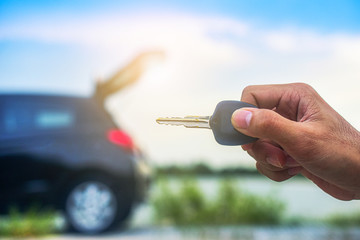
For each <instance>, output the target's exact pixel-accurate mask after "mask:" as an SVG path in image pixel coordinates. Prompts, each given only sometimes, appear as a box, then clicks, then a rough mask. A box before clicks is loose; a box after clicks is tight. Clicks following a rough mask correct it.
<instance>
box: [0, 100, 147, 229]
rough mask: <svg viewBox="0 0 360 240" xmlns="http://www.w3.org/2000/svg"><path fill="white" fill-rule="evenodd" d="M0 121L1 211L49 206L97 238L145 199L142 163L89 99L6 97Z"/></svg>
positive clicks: (123, 135) (120, 131) (128, 140)
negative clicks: (35, 205) (28, 206)
mask: <svg viewBox="0 0 360 240" xmlns="http://www.w3.org/2000/svg"><path fill="white" fill-rule="evenodd" d="M0 117H1V120H0V163H1V167H0V206H2V208H3V210H5V211H6V210H8V209H6V208H8V207H11V206H10V205H9V204H12V205H14V204H16V205H18V206H20V207H22V208H23V207H24V206H26V205H29V204H33V203H34V204H38V203H41V204H46V205H51V206H54V207H56V208H58V209H62V210H63V211H64V213H65V215H66V219H67V220H68V222H69V224H70V226H71V228H73V229H74V230H76V231H79V232H84V233H96V232H102V231H105V230H107V229H110V228H111V227H112V226H114V225H115V224H116V223H118V222H121V221H123V220H124V219H125V218H126V217H127V216H128V215H129V213H130V211H131V209H132V207H133V205H134V203H136V202H139V201H140V200H142V199H144V197H145V195H146V189H147V188H148V184H149V179H150V177H149V170H148V167H147V163H146V162H145V160H144V158H143V156H142V154H141V152H140V151H139V149H138V148H137V147H136V145H135V144H134V142H133V140H132V139H131V137H130V136H129V135H128V134H127V133H126V132H125V131H124V130H123V129H120V128H118V127H117V126H116V125H115V123H114V122H113V120H112V119H111V117H110V116H109V115H108V114H107V112H106V111H105V110H104V109H103V107H102V106H101V105H100V104H99V103H98V102H97V101H96V100H94V99H93V98H86V97H72V96H59V95H39V94H32V95H29V94H7V95H4V94H3V95H0ZM4 208H5V209H4Z"/></svg>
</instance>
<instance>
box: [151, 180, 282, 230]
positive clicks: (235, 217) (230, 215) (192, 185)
mask: <svg viewBox="0 0 360 240" xmlns="http://www.w3.org/2000/svg"><path fill="white" fill-rule="evenodd" d="M152 203H153V207H154V210H155V217H156V219H157V221H158V222H160V223H165V224H177V225H238V224H262V225H263V224H266V225H269V224H271V225H273V224H279V223H280V222H281V221H282V219H283V215H284V210H285V207H284V204H283V203H282V202H280V201H279V200H276V199H274V198H272V197H270V196H264V197H261V196H257V195H254V194H251V193H247V192H245V191H242V190H240V189H239V188H238V187H237V186H236V184H235V183H234V182H233V181H230V180H224V181H222V182H221V183H220V184H219V187H218V190H217V194H216V197H215V198H213V199H208V198H206V196H205V195H204V193H203V192H202V191H201V190H200V188H199V186H198V184H197V182H196V181H195V180H194V179H192V180H189V179H188V180H185V181H184V182H182V183H181V184H180V187H179V188H177V191H176V190H174V189H171V188H170V186H169V184H168V183H167V182H165V181H164V180H162V181H160V189H159V191H158V193H157V194H156V195H155V196H154V198H153V200H152Z"/></svg>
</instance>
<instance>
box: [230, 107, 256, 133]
mask: <svg viewBox="0 0 360 240" xmlns="http://www.w3.org/2000/svg"><path fill="white" fill-rule="evenodd" d="M251 117H252V112H250V111H246V110H241V109H238V110H236V111H235V112H234V113H233V115H232V123H233V125H234V127H236V128H248V127H249V125H250V121H251Z"/></svg>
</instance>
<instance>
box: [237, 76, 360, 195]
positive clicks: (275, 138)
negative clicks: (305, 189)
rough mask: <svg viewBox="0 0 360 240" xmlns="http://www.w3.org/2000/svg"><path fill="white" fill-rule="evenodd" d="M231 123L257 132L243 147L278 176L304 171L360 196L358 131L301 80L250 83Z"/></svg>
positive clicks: (333, 190)
mask: <svg viewBox="0 0 360 240" xmlns="http://www.w3.org/2000/svg"><path fill="white" fill-rule="evenodd" d="M241 101H244V102H248V103H251V104H254V105H256V106H258V107H259V109H256V108H242V109H239V110H236V111H235V112H234V113H233V116H232V120H231V121H232V124H233V126H234V127H235V129H237V130H238V131H239V132H241V133H244V134H246V135H249V136H252V137H257V138H259V140H257V141H256V142H254V143H251V144H247V145H243V146H242V148H243V149H244V150H245V151H247V152H248V154H249V155H250V156H252V157H253V158H254V159H255V160H256V167H257V169H258V171H259V172H260V173H262V174H263V175H265V176H267V177H268V178H270V179H272V180H274V181H278V182H281V181H285V180H287V179H289V178H291V177H293V176H294V175H296V174H302V175H303V176H305V177H307V178H308V179H310V180H311V181H313V182H314V183H315V184H316V185H317V186H319V187H320V188H321V189H322V190H323V191H325V192H326V193H328V194H330V195H331V196H333V197H335V198H337V199H340V200H352V199H360V133H359V132H358V131H357V130H356V129H355V128H353V127H352V126H351V125H350V124H349V123H348V122H347V121H346V120H345V119H344V118H342V117H341V116H340V115H339V114H338V113H337V112H336V111H335V110H334V109H333V108H331V107H330V106H329V105H328V104H327V103H326V102H325V101H324V100H323V99H322V98H321V97H320V95H319V94H318V93H317V92H316V91H315V90H314V89H313V88H312V87H311V86H309V85H307V84H303V83H294V84H284V85H262V86H249V87H246V88H245V89H244V91H243V93H242V97H241Z"/></svg>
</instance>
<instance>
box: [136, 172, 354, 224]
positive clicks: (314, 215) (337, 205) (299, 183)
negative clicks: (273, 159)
mask: <svg viewBox="0 0 360 240" xmlns="http://www.w3.org/2000/svg"><path fill="white" fill-rule="evenodd" d="M221 179H222V178H219V177H199V178H197V183H198V185H199V187H200V188H201V189H202V191H203V192H204V193H205V195H206V196H207V197H208V198H213V197H215V196H216V192H217V187H218V185H219V183H220V181H221ZM183 180H184V179H183V178H176V177H173V178H169V179H168V182H169V184H170V185H171V186H172V187H174V188H177V187H178V186H179V185H180V184H181V182H182V181H183ZM232 180H234V181H235V182H236V184H237V185H238V186H239V188H241V189H242V190H244V191H247V192H251V193H254V194H256V195H259V196H269V195H270V196H272V197H274V198H276V199H279V200H281V201H282V202H284V203H285V204H286V211H285V217H289V218H292V217H300V218H301V217H304V218H311V219H322V218H326V217H328V216H331V215H333V214H338V213H339V214H347V213H352V212H360V201H358V200H353V201H340V200H337V199H335V198H333V197H331V196H330V195H328V194H326V193H324V192H323V191H322V190H321V189H319V188H318V187H317V186H316V185H315V184H313V183H312V182H311V181H309V180H307V179H305V178H293V179H290V180H288V181H285V182H281V183H278V182H274V181H271V180H269V179H267V178H265V177H236V178H232ZM157 190H158V186H157V185H156V182H155V183H154V185H153V187H152V190H151V192H156V191H157ZM151 222H152V210H151V207H150V206H149V205H148V204H144V205H142V206H141V207H140V208H139V209H138V211H136V212H135V216H134V217H133V220H132V225H133V226H134V225H135V226H136V225H137V226H139V225H147V224H150V225H151Z"/></svg>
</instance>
